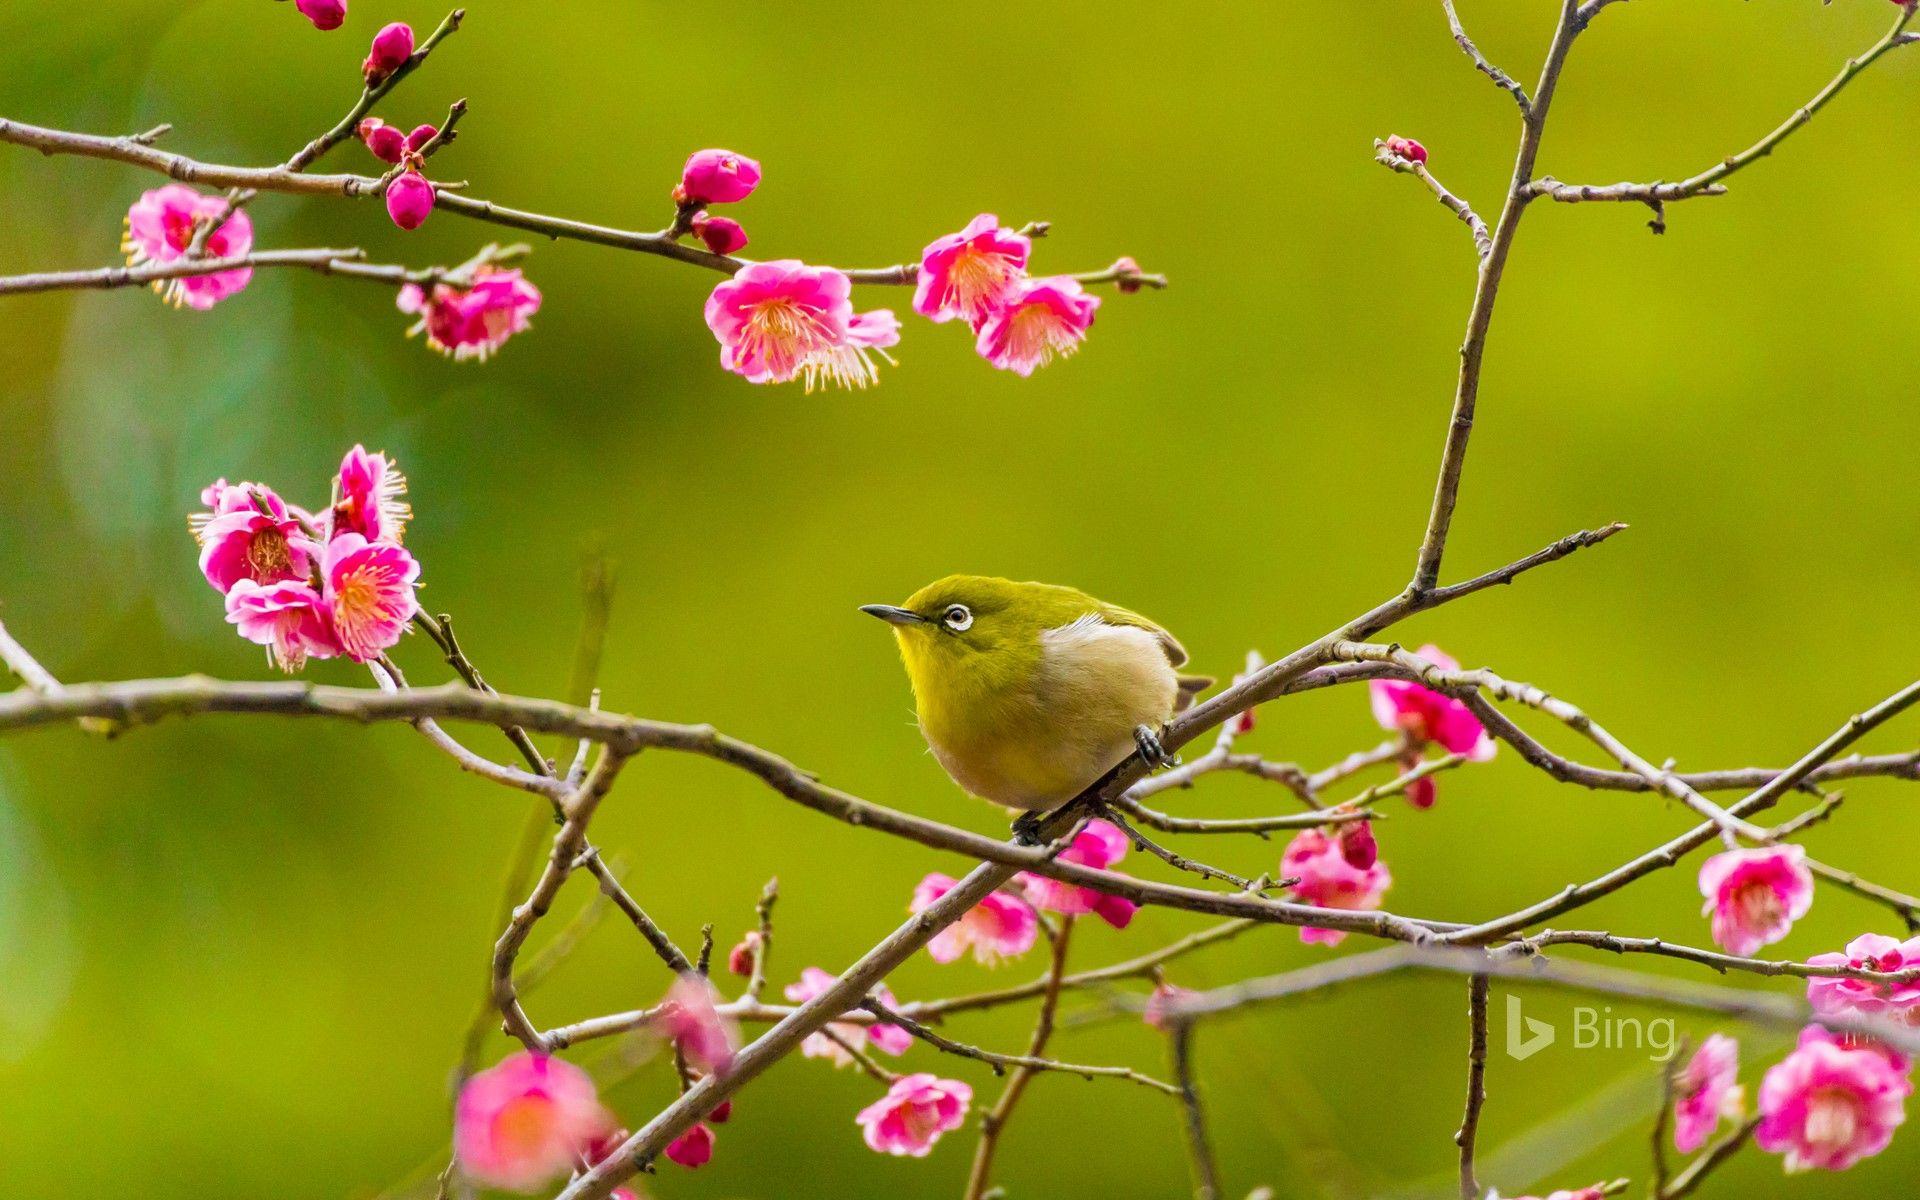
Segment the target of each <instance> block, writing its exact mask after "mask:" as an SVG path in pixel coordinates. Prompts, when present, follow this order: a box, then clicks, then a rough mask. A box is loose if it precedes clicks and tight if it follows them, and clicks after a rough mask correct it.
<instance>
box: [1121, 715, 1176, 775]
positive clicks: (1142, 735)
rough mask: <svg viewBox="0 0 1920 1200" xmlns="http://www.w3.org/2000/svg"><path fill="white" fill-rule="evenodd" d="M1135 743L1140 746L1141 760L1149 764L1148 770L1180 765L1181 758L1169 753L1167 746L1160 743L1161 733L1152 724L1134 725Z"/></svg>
mask: <svg viewBox="0 0 1920 1200" xmlns="http://www.w3.org/2000/svg"><path fill="white" fill-rule="evenodd" d="M1133 744H1134V745H1136V746H1138V747H1140V761H1142V762H1144V763H1146V764H1147V769H1148V770H1152V771H1157V770H1159V769H1160V768H1161V767H1177V766H1179V765H1180V760H1179V759H1178V758H1176V757H1174V756H1173V755H1171V754H1168V753H1167V748H1166V747H1165V746H1162V745H1161V744H1160V735H1159V734H1158V733H1157V732H1155V731H1154V730H1153V729H1152V728H1151V727H1150V726H1146V725H1135V726H1134V727H1133Z"/></svg>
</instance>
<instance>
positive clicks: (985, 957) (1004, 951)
mask: <svg viewBox="0 0 1920 1200" xmlns="http://www.w3.org/2000/svg"><path fill="white" fill-rule="evenodd" d="M956 882H958V881H957V880H955V879H954V877H953V876H951V875H942V874H941V873H940V872H938V871H933V872H930V873H929V874H928V875H927V877H926V878H925V879H922V880H921V881H920V885H919V886H918V887H916V888H914V889H913V903H912V904H911V905H910V906H909V908H910V909H911V910H912V911H913V912H919V911H921V910H922V909H924V908H926V907H927V906H928V905H930V904H932V903H933V902H934V901H935V900H938V899H939V898H940V897H942V896H944V895H946V894H947V893H948V892H950V891H952V890H953V885H954V884H955V883H956ZM1039 936H1040V918H1039V915H1038V914H1037V913H1035V912H1034V911H1033V908H1032V906H1031V905H1029V904H1027V903H1026V902H1025V901H1023V900H1020V899H1018V898H1016V897H1013V896H1009V895H1007V894H1005V893H1004V892H989V893H987V895H986V897H985V898H984V899H983V900H981V901H980V903H978V904H976V905H974V906H973V907H972V908H970V909H968V910H967V913H966V915H965V916H963V917H961V918H960V919H959V920H958V921H955V922H954V923H953V924H951V925H949V926H947V927H946V928H945V929H942V930H941V931H940V932H939V933H936V934H934V935H933V940H932V941H930V942H928V943H927V955H928V957H930V958H932V959H933V961H935V962H937V963H950V962H952V961H953V960H955V959H957V958H959V957H960V956H961V955H962V954H965V953H966V952H967V951H968V950H972V951H973V960H974V961H975V962H977V963H980V964H981V965H982V966H988V967H992V966H998V965H999V964H1000V962H1001V960H1003V959H1008V958H1018V957H1020V956H1021V955H1022V954H1025V953H1026V952H1027V951H1029V950H1031V949H1033V943H1034V939H1035V938H1037V937H1039Z"/></svg>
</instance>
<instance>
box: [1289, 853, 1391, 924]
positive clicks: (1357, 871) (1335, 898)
mask: <svg viewBox="0 0 1920 1200" xmlns="http://www.w3.org/2000/svg"><path fill="white" fill-rule="evenodd" d="M1280 873H1281V874H1282V875H1284V876H1287V877H1290V878H1293V877H1297V878H1298V879H1299V880H1300V882H1299V883H1296V884H1294V885H1293V895H1294V897H1295V899H1298V900H1300V901H1302V902H1303V903H1306V904H1311V905H1313V906H1315V907H1316V908H1347V909H1356V910H1364V909H1370V908H1374V907H1376V906H1377V905H1378V904H1379V903H1380V897H1381V896H1383V895H1385V894H1386V891H1387V889H1388V888H1389V887H1391V886H1392V885H1393V875H1392V873H1391V872H1389V871H1388V870H1387V864H1386V863H1383V862H1380V861H1378V858H1377V857H1376V859H1375V861H1374V862H1372V863H1371V864H1369V865H1368V866H1365V867H1356V866H1354V865H1353V864H1352V863H1351V862H1349V861H1347V856H1346V854H1345V853H1344V852H1343V847H1342V839H1341V837H1340V836H1339V835H1338V834H1333V835H1329V834H1328V833H1327V832H1326V831H1324V830H1321V829H1303V830H1301V831H1300V832H1299V833H1297V834H1295V835H1294V838H1293V840H1292V841H1291V842H1288V843H1287V849H1286V852H1285V853H1284V854H1282V855H1281V857H1280ZM1346 936H1347V935H1346V933H1345V932H1343V931H1342V930H1338V929H1320V928H1315V927H1313V926H1303V927H1302V928H1301V930H1300V940H1301V941H1303V942H1318V943H1320V944H1321V945H1326V946H1334V945H1338V944H1339V943H1340V941H1341V940H1342V939H1344V938H1345V937H1346Z"/></svg>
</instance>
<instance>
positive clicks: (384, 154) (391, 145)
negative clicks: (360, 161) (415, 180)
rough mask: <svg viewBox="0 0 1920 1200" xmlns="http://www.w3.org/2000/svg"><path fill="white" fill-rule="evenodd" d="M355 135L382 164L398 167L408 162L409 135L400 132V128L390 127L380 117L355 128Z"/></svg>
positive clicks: (372, 118)
mask: <svg viewBox="0 0 1920 1200" xmlns="http://www.w3.org/2000/svg"><path fill="white" fill-rule="evenodd" d="M354 135H355V136H356V137H358V138H359V139H360V140H361V142H363V143H365V145H366V147H367V152H368V153H370V154H372V155H373V156H374V157H375V158H377V159H379V160H380V161H381V162H385V163H393V164H394V165H396V166H398V165H399V164H400V163H402V162H404V161H406V157H407V135H406V134H404V133H402V132H400V129H399V127H398V126H395V125H389V124H387V123H386V122H385V121H382V120H381V119H380V118H379V117H368V118H366V119H365V120H363V121H361V122H360V124H358V125H356V126H354Z"/></svg>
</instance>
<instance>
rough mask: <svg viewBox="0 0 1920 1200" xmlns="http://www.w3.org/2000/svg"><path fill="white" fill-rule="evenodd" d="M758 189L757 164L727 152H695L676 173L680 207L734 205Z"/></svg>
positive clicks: (675, 192) (758, 175) (677, 197)
mask: <svg viewBox="0 0 1920 1200" xmlns="http://www.w3.org/2000/svg"><path fill="white" fill-rule="evenodd" d="M759 186H760V164H759V163H757V162H755V161H754V160H753V159H751V158H748V157H747V156H746V155H744V154H735V153H734V152H733V151H731V150H696V151H694V152H693V153H692V154H691V155H689V156H688V157H687V165H686V166H685V167H683V168H681V171H680V186H679V187H677V188H675V189H674V200H675V201H676V202H677V203H680V204H692V205H702V204H736V203H738V202H739V201H742V200H745V199H746V198H747V197H748V196H751V195H753V189H754V188H757V187H759Z"/></svg>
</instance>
